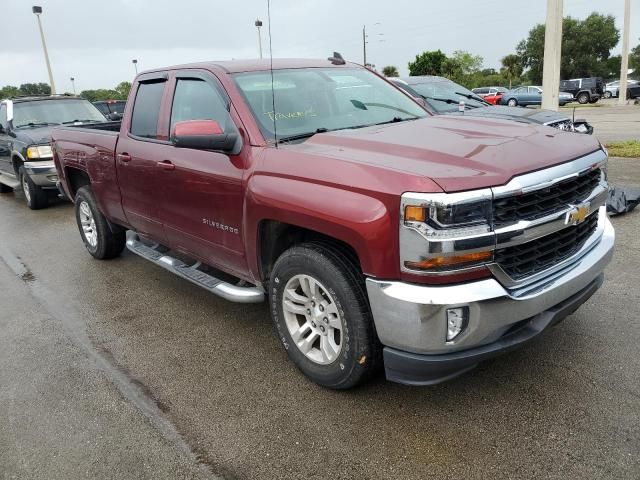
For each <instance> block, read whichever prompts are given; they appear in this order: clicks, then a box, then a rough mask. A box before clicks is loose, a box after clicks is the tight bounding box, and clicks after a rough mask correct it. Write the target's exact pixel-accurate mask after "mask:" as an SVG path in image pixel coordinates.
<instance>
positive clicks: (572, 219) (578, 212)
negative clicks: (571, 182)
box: [564, 203, 591, 225]
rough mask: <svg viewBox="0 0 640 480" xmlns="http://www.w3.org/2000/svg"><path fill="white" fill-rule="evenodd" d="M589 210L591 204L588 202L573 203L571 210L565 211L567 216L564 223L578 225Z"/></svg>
mask: <svg viewBox="0 0 640 480" xmlns="http://www.w3.org/2000/svg"><path fill="white" fill-rule="evenodd" d="M590 211H591V205H590V204H588V203H583V204H582V205H575V206H574V207H573V208H572V209H571V210H569V211H568V212H567V218H566V219H565V221H564V223H565V224H567V225H579V224H581V223H582V222H584V221H585V219H586V218H587V215H589V213H590Z"/></svg>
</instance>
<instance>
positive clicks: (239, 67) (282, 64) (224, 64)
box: [140, 58, 363, 75]
mask: <svg viewBox="0 0 640 480" xmlns="http://www.w3.org/2000/svg"><path fill="white" fill-rule="evenodd" d="M345 67H346V68H349V67H350V68H353V67H359V68H363V67H362V66H360V65H358V64H356V63H351V62H345V64H343V65H339V64H335V63H332V62H331V61H330V60H328V59H325V60H314V59H308V58H274V59H273V69H274V70H284V69H290V68H345ZM189 68H201V69H205V70H222V71H224V72H226V73H243V72H260V71H268V70H270V69H271V60H270V59H268V58H265V59H261V60H259V59H250V60H227V61H221V62H215V61H212V62H200V63H187V64H184V65H174V66H171V67H166V68H157V69H153V70H147V71H145V72H140V75H142V74H145V73H153V72H163V71H167V70H182V69H189Z"/></svg>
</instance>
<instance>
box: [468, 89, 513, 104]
mask: <svg viewBox="0 0 640 480" xmlns="http://www.w3.org/2000/svg"><path fill="white" fill-rule="evenodd" d="M471 91H472V92H473V93H475V94H476V95H478V96H479V97H482V98H483V99H484V101H485V102H487V103H490V104H491V105H497V104H498V103H500V99H501V98H502V96H503V95H504V94H505V93H507V92H508V91H509V89H507V88H504V87H479V88H474V89H473V90H471Z"/></svg>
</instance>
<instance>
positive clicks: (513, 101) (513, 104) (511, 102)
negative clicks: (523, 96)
mask: <svg viewBox="0 0 640 480" xmlns="http://www.w3.org/2000/svg"><path fill="white" fill-rule="evenodd" d="M507 105H509V106H510V107H517V106H518V100H516V99H515V98H510V99H509V101H508V102H507Z"/></svg>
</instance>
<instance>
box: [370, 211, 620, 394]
mask: <svg viewBox="0 0 640 480" xmlns="http://www.w3.org/2000/svg"><path fill="white" fill-rule="evenodd" d="M596 234H598V235H599V236H600V238H599V240H598V241H597V242H594V244H593V245H591V246H590V248H589V249H588V251H586V252H581V254H580V255H577V256H576V258H575V259H574V261H573V262H572V263H571V264H569V265H567V266H566V267H564V268H562V269H561V270H559V271H554V272H553V274H551V275H549V276H548V277H547V278H545V279H541V280H540V281H537V282H536V283H535V284H530V285H527V286H524V287H514V288H513V289H507V288H505V287H504V286H503V285H502V284H501V283H500V282H498V281H497V280H496V279H494V278H491V279H486V280H480V281H476V282H470V283H466V284H458V285H451V286H427V285H416V284H407V283H402V282H389V281H379V280H374V279H370V278H369V279H367V292H368V295H369V301H370V304H371V309H372V313H373V317H374V322H375V326H376V330H377V333H378V337H379V338H380V341H381V343H382V344H383V345H384V346H385V349H384V357H385V369H386V373H387V378H389V379H390V380H394V381H398V382H401V383H407V384H419V385H427V384H433V383H438V382H441V381H444V380H447V379H449V378H452V377H454V376H457V375H459V374H461V373H463V372H465V371H466V370H469V369H470V368H473V366H475V365H476V364H477V363H478V362H479V361H480V360H484V359H486V358H488V357H490V356H494V355H497V354H499V353H501V352H502V351H504V350H509V349H512V348H514V347H516V346H518V345H520V344H521V343H523V342H524V341H528V340H530V339H531V338H533V337H535V336H536V335H537V334H538V333H540V332H542V331H543V330H544V329H545V328H547V327H548V326H550V325H553V324H555V323H557V322H558V321H559V320H561V319H562V318H564V316H566V315H568V314H570V313H572V312H573V311H574V310H575V309H577V308H578V307H579V306H580V305H581V304H582V303H583V302H584V301H586V300H587V299H588V298H589V296H591V294H593V292H595V290H597V288H598V287H599V286H600V284H601V283H602V275H603V273H602V272H603V270H604V268H605V266H606V265H607V264H608V263H609V261H610V260H611V258H612V256H613V245H614V240H615V233H614V231H613V227H612V225H611V222H610V221H609V219H608V217H607V216H606V214H604V212H601V217H600V222H599V226H598V229H597V232H596ZM453 307H467V308H468V310H469V320H468V325H467V328H466V329H465V330H464V331H463V332H462V333H461V334H460V335H459V336H458V337H457V338H456V339H455V340H454V341H452V342H447V341H446V311H447V309H448V308H453ZM565 314H566V315H565Z"/></svg>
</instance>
